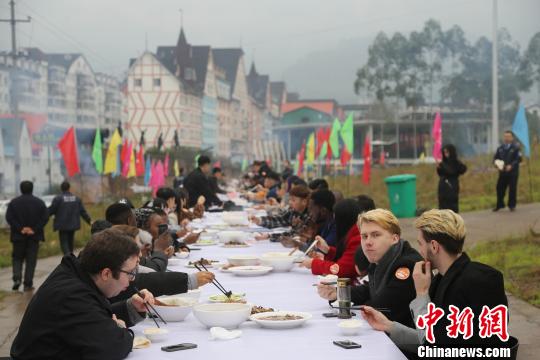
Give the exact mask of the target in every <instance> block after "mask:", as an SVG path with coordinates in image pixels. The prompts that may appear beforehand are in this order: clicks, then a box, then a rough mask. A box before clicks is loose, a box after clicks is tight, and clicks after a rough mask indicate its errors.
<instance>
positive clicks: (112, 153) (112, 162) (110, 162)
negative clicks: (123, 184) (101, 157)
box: [103, 129, 122, 174]
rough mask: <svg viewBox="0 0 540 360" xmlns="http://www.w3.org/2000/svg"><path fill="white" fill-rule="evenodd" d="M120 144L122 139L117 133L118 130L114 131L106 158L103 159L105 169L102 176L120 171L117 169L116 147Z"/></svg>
mask: <svg viewBox="0 0 540 360" xmlns="http://www.w3.org/2000/svg"><path fill="white" fill-rule="evenodd" d="M121 144H122V137H121V136H120V134H119V133H118V129H116V130H114V133H113V136H112V137H111V142H110V143H109V148H108V149H107V156H106V157H105V169H104V171H103V173H104V174H114V173H117V172H119V171H120V169H119V168H118V155H117V154H118V146H120V145H121Z"/></svg>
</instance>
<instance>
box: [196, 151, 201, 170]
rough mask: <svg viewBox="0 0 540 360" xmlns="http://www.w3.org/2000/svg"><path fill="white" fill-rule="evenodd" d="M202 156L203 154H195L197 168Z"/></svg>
mask: <svg viewBox="0 0 540 360" xmlns="http://www.w3.org/2000/svg"><path fill="white" fill-rule="evenodd" d="M200 157H201V154H197V155H195V169H196V168H198V167H199V158H200Z"/></svg>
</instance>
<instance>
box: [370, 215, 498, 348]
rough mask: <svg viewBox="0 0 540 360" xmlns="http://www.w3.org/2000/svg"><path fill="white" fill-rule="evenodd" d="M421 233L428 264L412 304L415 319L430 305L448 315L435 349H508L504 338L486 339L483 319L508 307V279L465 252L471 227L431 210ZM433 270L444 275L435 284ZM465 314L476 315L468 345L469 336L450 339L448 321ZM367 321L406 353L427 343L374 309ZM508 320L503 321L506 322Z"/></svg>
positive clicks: (418, 270) (419, 271) (437, 329)
mask: <svg viewBox="0 0 540 360" xmlns="http://www.w3.org/2000/svg"><path fill="white" fill-rule="evenodd" d="M415 227H416V228H417V229H418V230H419V235H418V244H419V248H420V253H421V254H422V256H423V257H424V258H425V259H426V261H420V262H418V263H417V264H416V265H415V268H414V272H413V277H414V285H415V289H416V298H415V299H414V300H413V301H412V302H411V303H410V309H411V311H412V312H413V314H414V317H415V319H416V318H417V317H419V316H423V315H425V314H426V313H427V307H428V303H430V302H432V303H433V304H434V305H435V306H436V307H438V308H440V309H442V310H443V311H444V314H443V316H442V317H441V318H440V319H439V320H438V322H437V323H436V324H435V326H434V328H433V334H434V345H436V346H437V347H444V346H446V347H452V346H453V347H456V346H457V347H465V346H474V347H504V346H506V344H505V342H504V341H502V340H501V339H499V337H498V336H496V335H493V336H491V337H487V338H482V337H481V336H480V328H479V327H480V323H481V314H482V311H483V309H484V307H488V308H489V309H490V310H491V309H493V308H495V307H497V306H499V305H502V306H504V307H507V306H508V301H507V298H506V294H505V292H504V281H503V276H502V274H501V273H500V272H499V271H497V270H495V269H493V268H492V267H490V266H487V265H484V264H481V263H477V262H472V261H471V260H470V259H469V257H468V256H467V254H466V253H464V252H463V243H464V241H465V235H466V230H465V224H464V222H463V219H462V218H461V216H459V215H458V214H456V213H454V212H453V211H452V210H430V211H427V212H425V213H424V214H422V215H421V216H420V217H419V218H418V219H417V220H416V222H415ZM431 268H434V269H437V270H438V274H437V275H436V276H435V277H434V278H433V279H432V273H431ZM451 305H453V306H455V307H456V308H457V309H458V311H459V312H462V311H464V310H465V309H466V308H470V309H471V311H472V314H473V315H474V316H473V318H472V320H471V325H472V336H471V337H470V338H468V339H464V337H463V334H457V336H456V337H453V336H449V334H448V331H447V327H448V326H449V325H450V321H449V319H448V317H447V316H448V315H449V314H451V311H450V306H451ZM363 313H364V317H365V318H366V320H368V322H369V323H370V324H371V325H372V326H373V327H374V328H375V329H377V330H382V331H385V332H387V333H389V334H390V337H391V338H392V340H393V341H394V342H395V343H396V344H398V345H399V346H400V347H401V348H403V349H405V350H408V351H411V352H413V353H416V347H417V346H418V345H420V344H422V343H426V332H425V329H416V328H415V327H414V326H413V327H407V326H406V325H405V324H403V323H401V324H400V323H397V322H395V321H394V322H392V321H389V320H388V319H386V317H385V316H384V315H383V314H381V313H380V312H377V311H375V310H373V309H371V308H367V309H365V310H364V312H363ZM505 320H506V319H504V317H503V321H505Z"/></svg>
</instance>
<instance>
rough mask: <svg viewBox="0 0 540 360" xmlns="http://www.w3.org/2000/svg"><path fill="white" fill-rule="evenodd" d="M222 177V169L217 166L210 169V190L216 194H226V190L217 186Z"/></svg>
mask: <svg viewBox="0 0 540 360" xmlns="http://www.w3.org/2000/svg"><path fill="white" fill-rule="evenodd" d="M222 179H223V171H222V170H221V168H219V167H215V168H213V169H212V176H210V178H209V181H210V185H211V186H212V190H213V191H214V193H216V194H226V193H227V192H226V191H225V190H223V189H222V188H220V187H219V184H220V182H221V181H222Z"/></svg>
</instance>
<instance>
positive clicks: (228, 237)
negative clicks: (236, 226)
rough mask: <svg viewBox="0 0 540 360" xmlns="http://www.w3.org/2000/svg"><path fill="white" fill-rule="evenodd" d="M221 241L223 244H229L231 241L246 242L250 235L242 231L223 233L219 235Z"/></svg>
mask: <svg viewBox="0 0 540 360" xmlns="http://www.w3.org/2000/svg"><path fill="white" fill-rule="evenodd" d="M218 237H219V241H220V242H222V243H228V242H231V241H240V242H245V241H246V240H247V238H248V234H246V233H245V232H242V231H234V230H231V231H222V232H220V233H219V234H218Z"/></svg>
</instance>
